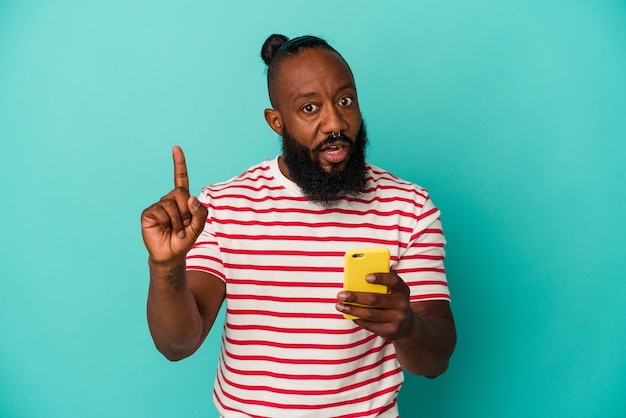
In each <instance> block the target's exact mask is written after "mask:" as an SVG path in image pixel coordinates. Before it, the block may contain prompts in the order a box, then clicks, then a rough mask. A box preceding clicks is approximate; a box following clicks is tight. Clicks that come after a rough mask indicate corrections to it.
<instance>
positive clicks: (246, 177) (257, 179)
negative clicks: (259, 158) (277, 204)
mask: <svg viewBox="0 0 626 418" xmlns="http://www.w3.org/2000/svg"><path fill="white" fill-rule="evenodd" d="M270 162H271V160H265V161H263V162H261V163H259V164H256V165H254V166H252V167H250V168H248V169H247V170H246V171H244V172H243V173H241V174H239V175H237V176H235V177H232V178H230V179H228V180H226V181H222V182H219V183H213V184H210V185H208V186H205V187H203V188H202V191H201V195H203V196H210V195H219V194H222V193H228V192H229V191H232V190H235V189H255V188H258V187H259V184H262V183H264V182H268V181H271V180H272V178H273V176H272V175H271V173H270V171H271V169H270Z"/></svg>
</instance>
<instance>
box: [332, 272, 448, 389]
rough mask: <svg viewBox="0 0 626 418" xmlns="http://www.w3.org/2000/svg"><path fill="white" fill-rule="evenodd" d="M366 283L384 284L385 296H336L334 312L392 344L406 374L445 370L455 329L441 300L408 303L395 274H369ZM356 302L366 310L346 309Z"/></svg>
mask: <svg viewBox="0 0 626 418" xmlns="http://www.w3.org/2000/svg"><path fill="white" fill-rule="evenodd" d="M366 280H367V281H368V282H370V283H380V284H384V285H386V286H387V287H388V288H389V293H388V294H386V295H382V294H375V293H357V292H346V291H343V292H340V293H339V294H338V296H337V298H338V300H339V301H338V303H337V310H339V311H340V312H343V313H348V314H351V315H354V316H357V317H359V318H360V319H356V320H354V322H355V323H356V324H358V325H359V326H361V327H363V328H365V329H367V330H369V331H371V332H374V333H376V334H378V335H380V336H381V337H382V338H384V339H386V340H390V341H393V344H394V345H395V348H396V355H397V358H398V361H399V363H400V365H401V366H402V368H404V369H405V370H406V371H408V372H411V373H414V374H418V375H423V376H426V377H431V378H432V377H437V376H439V375H440V374H442V373H443V372H445V371H446V369H447V368H448V361H449V359H450V357H451V356H452V352H453V351H454V347H455V345H456V329H455V326H454V319H453V317H452V312H451V310H450V304H449V302H448V301H445V300H433V301H421V302H413V303H410V302H409V289H408V287H407V285H406V284H405V283H404V281H403V280H402V279H401V278H400V277H399V276H398V275H396V274H395V273H377V274H370V275H368V276H367V278H366ZM343 302H356V303H360V304H364V305H369V306H368V307H359V306H353V305H346V304H344V303H343Z"/></svg>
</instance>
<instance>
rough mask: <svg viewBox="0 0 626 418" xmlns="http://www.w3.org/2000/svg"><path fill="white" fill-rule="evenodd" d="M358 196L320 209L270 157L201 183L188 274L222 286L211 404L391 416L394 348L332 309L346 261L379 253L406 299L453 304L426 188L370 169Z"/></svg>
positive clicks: (397, 375) (397, 377)
mask: <svg viewBox="0 0 626 418" xmlns="http://www.w3.org/2000/svg"><path fill="white" fill-rule="evenodd" d="M367 176H368V181H367V190H366V192H365V193H364V194H363V195H361V196H359V197H358V198H352V197H351V198H345V199H343V200H342V201H341V202H340V203H339V204H338V205H337V206H335V207H332V208H329V209H328V208H323V207H322V206H319V205H316V204H313V203H311V202H310V201H308V200H307V199H306V198H305V197H303V195H302V193H301V191H300V189H299V188H298V187H297V186H296V185H295V184H294V183H293V182H291V181H290V180H288V179H287V178H286V177H285V176H284V175H283V174H282V173H281V172H280V170H279V168H278V160H277V159H272V160H267V161H264V162H263V163H261V164H259V165H257V166H254V167H252V168H250V169H249V170H247V171H246V172H245V173H243V174H241V175H240V176H238V177H235V178H233V179H231V180H229V181H227V182H224V183H219V184H214V185H211V186H208V187H205V188H204V189H203V190H202V192H201V195H200V201H201V202H203V203H204V204H205V205H206V206H207V208H208V211H209V212H208V217H207V222H206V226H205V228H204V231H203V232H202V234H201V235H200V237H199V238H198V241H197V242H196V244H195V246H194V247H193V248H192V250H191V251H190V252H189V254H188V256H187V268H188V269H190V270H200V271H205V272H208V273H210V274H213V275H215V276H217V277H218V278H220V279H222V280H224V282H225V283H226V319H225V324H224V332H223V337H222V347H221V353H220V358H219V365H218V369H217V375H216V379H215V388H214V401H215V405H216V407H217V409H218V411H219V412H220V413H221V414H222V415H223V416H225V417H242V416H261V417H290V418H295V417H305V416H307V417H316V418H319V417H375V416H381V417H396V416H397V415H398V411H397V406H396V398H397V394H398V391H399V390H400V386H401V385H402V382H403V373H402V369H401V367H400V365H399V363H398V361H397V360H396V356H395V349H394V345H393V343H391V342H386V341H384V340H383V339H382V338H380V337H378V336H377V335H375V334H372V333H371V332H369V331H366V330H364V329H362V328H360V327H359V326H357V325H356V324H355V323H354V322H353V321H351V320H347V319H344V318H343V316H342V314H341V313H339V312H338V311H336V310H335V303H336V302H337V298H336V295H337V293H338V292H339V291H340V290H341V289H342V286H343V256H344V253H345V252H346V251H347V250H349V249H351V248H363V247H380V246H384V247H387V248H388V249H389V250H390V252H391V268H392V269H393V270H394V271H395V272H396V273H397V274H398V275H399V276H400V277H402V278H403V280H404V281H405V282H406V283H407V285H408V286H409V288H410V290H411V296H410V299H411V301H419V300H429V299H430V300H432V299H443V300H449V298H450V296H449V292H448V286H447V281H446V276H445V270H444V265H443V259H444V249H443V246H444V244H445V238H444V235H443V232H442V229H441V222H440V220H439V210H438V209H436V208H435V207H434V205H433V204H432V202H431V201H430V199H429V196H428V192H427V191H426V190H424V189H422V188H420V187H418V186H416V185H415V184H412V183H410V182H407V181H404V180H401V179H398V178H397V177H395V176H393V175H392V174H390V173H389V172H387V171H385V170H382V169H380V168H377V167H374V166H371V165H368V173H367Z"/></svg>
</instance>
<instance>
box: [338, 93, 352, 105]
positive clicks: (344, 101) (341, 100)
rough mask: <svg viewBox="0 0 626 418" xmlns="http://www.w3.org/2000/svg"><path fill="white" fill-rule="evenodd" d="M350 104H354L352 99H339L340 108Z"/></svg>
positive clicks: (348, 97) (347, 97)
mask: <svg viewBox="0 0 626 418" xmlns="http://www.w3.org/2000/svg"><path fill="white" fill-rule="evenodd" d="M352 103H354V99H353V98H352V97H350V96H343V97H342V98H341V99H339V105H340V106H344V107H345V106H351V105H352Z"/></svg>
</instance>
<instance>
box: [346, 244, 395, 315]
mask: <svg viewBox="0 0 626 418" xmlns="http://www.w3.org/2000/svg"><path fill="white" fill-rule="evenodd" d="M388 272H389V249H387V248H385V247H376V248H355V249H352V250H349V251H346V253H345V255H344V267H343V289H344V290H349V291H351V292H366V293H382V294H385V293H387V291H388V289H387V286H385V285H382V284H373V283H368V282H366V281H365V276H367V275H368V274H370V273H388ZM348 304H349V305H356V306H366V305H359V304H358V303H348ZM343 316H344V318H346V319H358V318H357V317H356V316H354V315H348V314H343Z"/></svg>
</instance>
